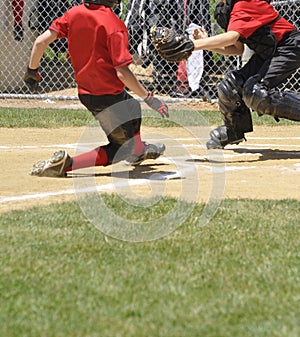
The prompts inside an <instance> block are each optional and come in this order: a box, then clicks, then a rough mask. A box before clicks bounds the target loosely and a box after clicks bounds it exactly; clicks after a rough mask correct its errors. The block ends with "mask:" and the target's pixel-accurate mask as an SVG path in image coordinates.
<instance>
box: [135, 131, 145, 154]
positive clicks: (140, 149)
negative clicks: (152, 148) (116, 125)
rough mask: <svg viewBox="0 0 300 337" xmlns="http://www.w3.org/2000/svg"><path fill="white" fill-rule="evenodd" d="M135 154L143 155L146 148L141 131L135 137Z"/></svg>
mask: <svg viewBox="0 0 300 337" xmlns="http://www.w3.org/2000/svg"><path fill="white" fill-rule="evenodd" d="M133 139H134V154H141V153H142V152H143V150H144V148H145V143H144V142H143V141H142V139H141V131H138V132H137V133H136V134H135V135H134V136H133Z"/></svg>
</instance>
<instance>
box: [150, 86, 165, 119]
mask: <svg viewBox="0 0 300 337" xmlns="http://www.w3.org/2000/svg"><path fill="white" fill-rule="evenodd" d="M144 102H145V103H147V104H148V105H149V106H150V108H152V109H154V110H156V111H157V112H159V113H160V115H161V117H163V118H168V117H169V113H168V110H169V109H168V106H167V105H166V104H165V102H163V101H161V100H160V99H158V98H156V97H154V96H153V92H148V95H147V97H146V98H145V99H144Z"/></svg>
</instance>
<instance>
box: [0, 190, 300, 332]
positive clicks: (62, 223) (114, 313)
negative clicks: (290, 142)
mask: <svg viewBox="0 0 300 337" xmlns="http://www.w3.org/2000/svg"><path fill="white" fill-rule="evenodd" d="M103 197H104V198H107V201H108V202H109V203H111V204H114V207H115V208H118V204H117V203H118V199H117V198H115V197H113V196H108V195H107V196H105V195H104V196H103ZM111 198H115V199H113V200H112V199H111ZM168 202H169V203H170V202H171V203H172V202H174V203H175V202H177V201H175V200H169V201H168ZM201 211H202V207H201V205H196V207H195V209H194V211H193V214H192V215H191V217H190V218H189V219H188V220H187V221H186V223H185V224H184V225H183V226H182V227H180V228H179V229H178V230H177V231H175V232H174V233H173V234H172V235H170V236H169V237H166V238H163V239H161V240H158V241H154V242H148V243H137V244H134V243H126V242H122V241H117V240H114V239H112V238H109V237H105V236H104V235H103V234H101V233H100V232H99V231H98V230H96V229H95V228H94V227H93V226H92V225H90V224H89V223H88V222H87V220H86V219H85V218H84V216H83V214H82V212H81V210H80V209H79V207H78V204H77V203H65V204H59V205H58V204H53V205H50V206H48V207H45V208H42V209H40V208H32V209H30V210H27V211H12V212H9V213H6V214H3V215H1V217H0V223H1V225H0V235H1V246H0V255H1V260H0V261H1V268H0V270H1V271H0V273H1V279H0V280H1V281H0V294H1V295H0V303H1V304H0V308H1V309H0V335H1V336H7V337H8V336H9V337H17V336H18V337H19V336H28V337H29V336H30V337H35V336H36V337H40V336H43V337H50V336H53V337H54V336H55V337H57V336H64V337H67V336H68V337H69V336H70V337H75V336H78V337H79V336H84V337H88V336H103V337H106V336H107V337H110V336H122V337H123V336H124V337H125V336H132V337H133V336H135V337H146V336H147V337H148V336H155V337H196V336H206V337H215V336H224V337H225V336H228V337H229V336H230V337H234V336H236V337H239V336H255V337H259V336H263V337H266V336H270V337H271V336H278V337H285V336H286V337H296V336H299V335H300V325H299V317H300V305H299V304H300V282H299V281H300V280H299V275H300V270H299V269H300V268H299V258H300V255H299V252H300V243H299V234H300V228H299V203H298V201H293V200H283V201H267V200H266V201H260V202H257V201H251V200H240V201H237V200H224V201H223V203H222V205H221V207H220V208H219V210H218V212H217V214H216V216H215V217H214V218H213V220H212V221H211V222H210V224H209V225H207V226H205V227H199V225H198V224H197V221H196V219H197V218H198V217H199V216H200V215H201ZM129 214H130V212H128V210H124V211H123V215H122V216H129Z"/></svg>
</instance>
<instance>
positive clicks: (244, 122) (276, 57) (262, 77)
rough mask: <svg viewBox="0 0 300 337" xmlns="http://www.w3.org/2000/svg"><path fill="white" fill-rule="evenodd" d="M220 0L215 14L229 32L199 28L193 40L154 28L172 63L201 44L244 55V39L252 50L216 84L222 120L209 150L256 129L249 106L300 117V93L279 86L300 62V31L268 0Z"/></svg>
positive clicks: (276, 114)
mask: <svg viewBox="0 0 300 337" xmlns="http://www.w3.org/2000/svg"><path fill="white" fill-rule="evenodd" d="M217 1H218V5H217V7H216V10H215V18H216V20H217V22H218V23H219V25H220V26H221V27H222V28H223V29H224V30H225V31H226V32H225V33H222V34H219V35H216V36H211V37H208V36H207V33H206V32H205V31H204V30H197V31H195V32H194V37H193V39H192V40H191V39H188V38H187V37H186V36H180V35H177V34H176V33H175V32H174V31H171V30H170V29H167V28H165V27H152V29H151V33H152V39H153V42H154V44H155V46H156V48H157V50H158V52H159V53H160V54H161V56H162V57H164V58H165V59H166V60H169V61H170V62H175V61H179V60H180V59H186V58H188V57H189V56H190V55H191V53H192V51H193V50H201V49H204V50H210V51H213V52H217V53H220V54H224V55H242V53H243V51H244V44H246V45H247V46H248V47H249V48H250V49H252V50H253V52H254V54H253V56H252V57H251V58H250V60H249V61H248V62H247V63H246V64H245V65H244V66H243V67H242V68H241V69H238V70H234V71H231V72H228V73H227V74H226V75H225V76H224V79H223V80H222V81H221V83H220V85H219V87H218V98H219V108H220V111H221V113H222V118H223V120H224V125H222V126H219V127H217V128H216V129H215V130H213V131H211V133H210V139H209V141H208V142H207V148H208V149H213V148H220V149H222V148H224V147H225V146H226V145H228V144H238V143H240V142H242V141H243V140H244V139H245V133H247V132H251V131H253V125H252V118H251V113H250V109H252V110H254V111H256V112H257V113H258V115H260V116H261V115H271V116H273V117H274V118H275V119H276V120H277V121H278V120H279V119H280V118H286V119H289V120H293V121H300V94H299V93H296V92H287V91H285V92H280V91H278V90H277V89H276V88H277V87H278V86H279V85H280V84H282V83H284V82H285V81H286V80H287V79H288V78H289V77H290V76H291V75H292V74H293V73H294V72H295V71H296V70H297V69H298V68H299V66H300V31H299V30H297V29H296V27H295V26H294V25H293V24H292V23H290V22H289V21H287V20H286V19H285V18H283V17H281V16H280V15H279V14H278V13H277V12H276V10H275V9H274V7H273V6H272V5H270V4H269V2H268V1H266V0H217Z"/></svg>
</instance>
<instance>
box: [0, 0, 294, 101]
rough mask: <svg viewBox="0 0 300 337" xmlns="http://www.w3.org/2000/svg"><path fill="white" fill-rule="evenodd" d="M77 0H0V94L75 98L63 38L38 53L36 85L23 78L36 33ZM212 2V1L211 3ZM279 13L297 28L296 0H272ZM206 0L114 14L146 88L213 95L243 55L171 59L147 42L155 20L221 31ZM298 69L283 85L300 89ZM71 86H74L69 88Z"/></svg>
mask: <svg viewBox="0 0 300 337" xmlns="http://www.w3.org/2000/svg"><path fill="white" fill-rule="evenodd" d="M78 3H81V1H80V0H77V1H71V0H55V1H51V0H48V1H41V0H28V1H23V0H13V1H11V0H1V2H0V13H1V14H0V16H1V29H0V54H1V64H0V98H27V99H28V98H48V97H50V98H52V99H64V100H66V99H67V100H68V99H77V96H76V83H75V82H74V79H73V70H72V67H71V64H70V61H69V59H68V57H67V41H66V40H65V39H61V40H59V41H57V42H55V43H53V44H52V45H51V46H50V47H49V48H48V49H47V50H46V53H45V55H44V57H43V59H42V62H41V66H40V74H41V76H42V82H41V84H40V91H39V92H38V93H36V94H32V93H31V92H29V90H28V88H27V87H26V86H25V85H24V83H23V75H24V71H25V69H26V66H27V62H28V59H29V55H30V50H31V47H32V44H33V42H34V40H35V38H36V37H37V36H38V34H40V33H41V32H43V31H44V30H46V29H47V27H48V26H49V24H50V23H51V22H52V20H53V19H55V18H56V17H58V16H60V15H62V14H63V13H64V12H65V11H66V10H67V9H68V8H69V7H70V6H73V5H76V4H78ZM215 4H216V3H214V5H215ZM273 6H274V7H275V8H276V9H277V10H278V11H279V13H280V14H281V15H282V16H284V17H286V18H287V19H289V20H290V21H292V22H293V23H294V24H295V25H296V26H297V27H298V28H300V0H285V1H275V2H273ZM213 11H214V8H213V6H212V5H211V4H210V1H209V0H190V1H188V2H187V5H186V1H185V0H128V1H126V5H125V2H123V3H122V6H121V8H120V9H118V12H117V14H118V15H119V16H120V17H121V18H122V19H123V20H124V22H125V23H126V25H127V28H128V31H129V36H130V41H129V42H130V48H131V53H132V54H133V56H134V60H135V62H134V64H133V65H132V70H133V71H134V73H135V74H136V75H137V76H138V78H139V79H140V80H141V81H142V82H143V83H144V84H145V85H146V86H147V87H148V88H149V89H150V90H154V91H156V92H157V93H158V94H161V95H164V96H166V98H167V100H169V101H174V100H175V101H176V100H199V99H200V100H215V99H216V98H217V97H216V87H217V85H218V83H219V82H220V80H221V79H222V77H223V76H224V74H225V73H226V72H227V71H229V70H230V69H234V68H236V67H240V66H241V64H242V62H243V59H242V58H241V57H228V56H222V55H219V54H215V53H211V52H207V51H199V52H196V53H194V54H193V55H192V57H191V58H189V59H188V60H187V61H185V62H180V63H178V64H177V63H173V64H169V63H167V62H165V61H164V60H163V59H161V58H160V57H159V55H158V54H157V53H156V51H155V49H154V47H153V45H152V44H151V42H150V37H149V30H150V27H151V26H152V25H154V24H159V25H167V24H168V25H170V24H171V25H172V26H173V27H175V28H176V29H177V30H178V31H179V32H183V31H186V30H189V29H190V30H192V28H193V27H194V26H195V25H198V26H202V25H203V26H204V27H205V28H206V30H207V31H208V33H209V34H216V33H218V32H221V30H220V28H219V27H218V25H217V24H216V23H215V22H214V19H213ZM299 77H300V71H298V72H296V73H295V74H294V75H293V76H292V77H291V78H290V79H289V81H288V82H287V83H286V84H285V85H284V86H283V89H285V88H288V89H291V90H295V91H299V90H300V88H299ZM72 89H73V90H72Z"/></svg>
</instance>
